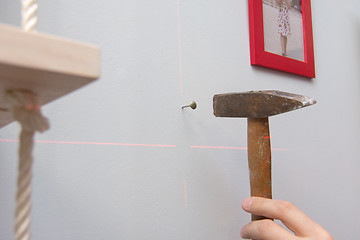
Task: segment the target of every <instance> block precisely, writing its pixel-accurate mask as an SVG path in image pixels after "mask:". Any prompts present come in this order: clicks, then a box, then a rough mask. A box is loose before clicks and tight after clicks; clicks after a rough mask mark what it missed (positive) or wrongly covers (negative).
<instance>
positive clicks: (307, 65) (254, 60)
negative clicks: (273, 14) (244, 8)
mask: <svg viewBox="0 0 360 240" xmlns="http://www.w3.org/2000/svg"><path fill="white" fill-rule="evenodd" d="M276 21H277V19H276ZM302 26H303V31H302V32H303V50H304V55H303V61H300V60H296V59H293V58H290V57H287V56H286V57H285V56H282V55H279V54H275V53H272V52H268V51H265V44H264V16H263V0H249V27H250V58H251V65H255V66H261V67H265V68H270V69H275V70H280V71H284V72H288V73H292V74H296V75H300V76H304V77H307V78H315V59H314V45H313V33H312V19H311V3H310V0H302ZM276 34H277V33H276ZM279 36H280V35H279ZM279 44H280V37H279Z"/></svg>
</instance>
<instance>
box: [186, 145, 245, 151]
mask: <svg viewBox="0 0 360 240" xmlns="http://www.w3.org/2000/svg"><path fill="white" fill-rule="evenodd" d="M190 147H191V148H211V149H240V150H246V149H247V148H243V147H215V146H190Z"/></svg>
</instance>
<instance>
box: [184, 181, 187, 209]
mask: <svg viewBox="0 0 360 240" xmlns="http://www.w3.org/2000/svg"><path fill="white" fill-rule="evenodd" d="M184 200H185V208H186V207H187V202H186V179H185V178H184Z"/></svg>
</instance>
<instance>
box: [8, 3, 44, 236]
mask: <svg viewBox="0 0 360 240" xmlns="http://www.w3.org/2000/svg"><path fill="white" fill-rule="evenodd" d="M37 9H38V6H37V2H36V0H22V28H23V30H24V31H26V32H35V27H36V24H37ZM6 99H7V100H8V102H9V104H10V111H11V113H12V115H13V117H14V119H15V120H17V121H18V122H19V123H20V124H21V133H20V143H19V144H20V147H19V165H18V179H17V192H16V210H15V226H14V235H15V236H14V238H15V240H29V239H30V209H31V178H32V165H33V158H32V149H33V145H34V141H33V137H34V134H35V132H36V131H38V132H43V131H45V130H47V129H48V128H49V122H48V120H47V119H46V118H44V117H43V116H42V115H41V112H40V107H39V105H38V103H37V97H36V95H35V94H34V93H32V92H30V91H21V90H12V91H8V92H7V93H6Z"/></svg>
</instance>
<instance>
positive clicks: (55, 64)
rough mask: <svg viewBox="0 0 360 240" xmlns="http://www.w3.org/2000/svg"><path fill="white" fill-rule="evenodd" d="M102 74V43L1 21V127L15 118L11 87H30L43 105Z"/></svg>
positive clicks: (28, 88)
mask: <svg viewBox="0 0 360 240" xmlns="http://www.w3.org/2000/svg"><path fill="white" fill-rule="evenodd" d="M99 75H100V50H99V48H98V47H96V46H93V45H90V44H84V43H80V42H76V41H71V40H67V39H63V38H58V37H54V36H51V35H47V34H43V33H29V32H24V31H22V30H21V29H18V28H15V27H10V26H8V25H3V24H0V127H3V126H5V125H7V124H9V123H10V122H12V121H13V119H12V117H11V114H10V113H9V111H8V110H7V108H8V106H7V103H6V99H5V97H4V93H5V92H6V91H7V90H10V89H19V90H20V89H23V90H30V91H32V92H34V93H36V94H37V95H38V99H39V103H40V104H41V105H43V104H46V103H48V102H51V101H53V100H55V99H57V98H60V97H62V96H64V95H66V94H67V93H70V92H72V91H74V90H76V89H78V88H80V87H82V86H84V85H86V84H88V83H90V82H92V81H94V80H96V79H97V78H98V77H99Z"/></svg>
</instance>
